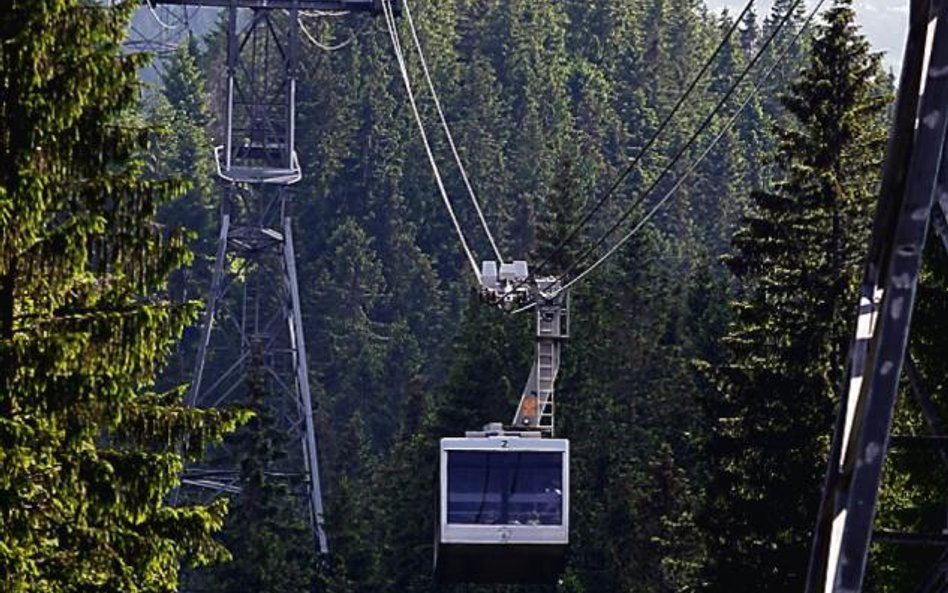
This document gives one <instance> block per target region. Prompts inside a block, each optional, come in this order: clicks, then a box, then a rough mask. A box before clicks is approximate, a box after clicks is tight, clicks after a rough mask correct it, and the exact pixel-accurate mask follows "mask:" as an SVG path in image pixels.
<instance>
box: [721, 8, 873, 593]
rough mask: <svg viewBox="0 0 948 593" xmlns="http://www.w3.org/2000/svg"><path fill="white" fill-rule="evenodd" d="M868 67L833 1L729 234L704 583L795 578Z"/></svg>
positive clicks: (869, 169) (836, 355) (843, 309)
mask: <svg viewBox="0 0 948 593" xmlns="http://www.w3.org/2000/svg"><path fill="white" fill-rule="evenodd" d="M879 64H880V62H879V56H877V55H875V54H872V53H871V52H870V50H869V45H868V43H867V42H866V40H865V38H864V37H863V36H862V35H861V34H860V33H859V31H858V28H857V26H856V24H855V22H854V13H853V10H852V7H851V1H850V0H837V1H836V2H835V4H834V5H833V7H832V8H831V9H829V10H828V11H827V12H826V13H825V14H824V15H823V21H822V23H821V24H820V26H819V27H818V30H817V32H816V37H815V40H814V42H813V46H812V50H811V54H810V56H809V60H808V62H807V64H806V66H805V68H804V70H803V72H802V73H801V75H800V77H799V78H798V79H797V80H796V81H795V82H794V83H793V84H792V85H791V87H790V90H789V93H788V94H787V95H786V97H785V98H784V99H783V104H784V107H785V108H786V109H787V111H788V113H789V115H790V117H791V118H792V122H791V124H790V125H789V126H787V127H785V128H779V129H778V131H777V133H778V137H779V149H778V156H777V164H778V166H779V167H780V170H781V173H782V178H781V179H780V181H779V182H778V183H776V185H775V189H774V191H773V192H764V191H756V192H754V193H753V194H752V195H751V200H752V207H751V211H750V212H749V213H748V214H747V215H746V216H745V217H744V219H743V222H742V224H741V228H740V230H739V231H738V232H737V234H736V235H735V236H734V238H733V247H734V253H733V255H732V256H731V257H730V258H729V259H728V262H727V263H728V266H729V268H730V270H731V271H732V273H733V274H734V277H735V280H736V281H737V283H738V296H737V297H736V298H735V300H734V301H733V302H732V305H731V306H732V310H733V315H734V322H733V324H732V326H731V329H730V331H729V333H728V335H727V337H726V338H725V340H724V343H725V345H726V346H727V360H726V362H725V363H724V364H722V365H720V367H719V368H718V371H717V374H716V382H717V385H718V389H719V392H718V393H717V394H716V396H715V397H714V398H713V400H712V401H711V402H709V409H708V410H707V412H708V414H709V416H710V418H709V420H710V421H711V422H712V423H713V432H712V434H711V436H710V439H709V441H708V443H707V445H708V446H707V454H708V456H709V459H710V460H711V464H712V466H711V468H712V472H713V473H712V480H711V483H710V485H709V501H708V507H707V509H706V511H705V512H706V515H705V521H706V528H707V529H708V533H709V535H710V536H711V537H712V538H713V543H712V546H711V549H712V550H713V551H714V557H713V561H712V563H711V567H710V568H711V570H710V573H709V580H710V582H711V583H712V590H714V591H734V590H736V589H743V590H746V589H752V590H768V591H797V590H799V589H800V588H801V587H802V580H803V576H804V574H805V570H806V566H807V557H808V550H809V544H810V532H811V530H812V526H813V524H814V520H815V514H816V510H817V509H816V504H817V501H818V498H819V497H818V494H819V488H820V485H821V483H822V476H823V472H824V459H825V454H826V446H827V440H828V436H829V433H830V431H831V428H832V416H833V407H834V402H835V401H836V395H837V393H836V389H837V386H838V384H839V381H840V375H841V372H842V365H843V364H844V362H845V361H844V353H845V347H846V345H847V343H848V338H849V335H850V331H851V327H850V322H851V319H850V317H851V315H850V314H851V311H852V304H853V302H855V290H854V287H855V284H856V278H857V275H858V271H859V267H860V264H861V263H862V259H863V253H864V248H865V240H866V237H867V234H868V229H869V225H870V218H869V210H870V207H871V204H872V201H873V197H874V194H873V192H874V190H875V184H876V181H877V179H878V174H877V172H878V170H879V164H880V161H881V155H882V150H883V144H884V139H885V106H886V102H887V100H888V97H887V96H886V95H885V94H881V93H880V92H879V84H878V81H879V80H881V77H882V72H881V69H880V65H879Z"/></svg>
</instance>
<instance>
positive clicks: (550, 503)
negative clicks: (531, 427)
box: [447, 451, 563, 525]
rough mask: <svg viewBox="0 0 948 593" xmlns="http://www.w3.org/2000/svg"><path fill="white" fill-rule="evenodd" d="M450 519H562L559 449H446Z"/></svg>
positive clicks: (462, 521) (553, 522)
mask: <svg viewBox="0 0 948 593" xmlns="http://www.w3.org/2000/svg"><path fill="white" fill-rule="evenodd" d="M447 486H448V496H447V499H448V500H447V510H448V523H459V524H468V525H562V523H563V454H562V453H547V452H538V451H520V452H494V451H449V452H448V484H447Z"/></svg>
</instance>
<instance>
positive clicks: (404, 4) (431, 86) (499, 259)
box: [402, 0, 504, 263]
mask: <svg viewBox="0 0 948 593" xmlns="http://www.w3.org/2000/svg"><path fill="white" fill-rule="evenodd" d="M408 4H409V2H408V0H402V9H403V11H404V13H405V17H406V19H407V21H408V28H409V29H411V36H412V39H414V42H415V50H416V53H417V54H418V59H419V61H420V62H421V69H422V71H423V72H424V74H425V80H426V81H427V83H428V90H429V91H430V92H431V98H432V99H434V104H435V108H436V109H437V111H438V117H439V118H440V119H441V127H442V128H443V129H444V135H445V137H447V139H448V145H449V146H450V147H451V153H452V154H453V155H454V162H456V163H457V164H458V170H459V171H460V172H461V178H462V179H463V180H464V187H466V188H467V193H468V195H469V196H470V197H471V203H472V204H473V205H474V210H475V211H477V217H478V219H479V220H480V222H481V228H483V229H484V233H485V234H486V235H487V240H488V241H490V246H491V249H493V250H494V255H495V256H496V257H497V262H498V263H503V262H504V258H503V256H502V255H501V254H500V249H498V248H497V242H496V241H495V240H494V235H493V233H491V232H490V227H489V226H488V224H487V219H486V218H484V211H483V210H482V209H481V205H480V203H479V202H478V200H477V195H476V194H475V193H474V188H473V187H472V186H471V181H470V179H469V178H468V176H467V170H466V169H465V168H464V163H463V162H462V160H461V155H460V154H458V148H457V146H456V145H455V143H454V136H453V135H452V134H451V128H450V127H449V126H448V120H447V118H446V117H445V116H444V109H443V108H442V107H441V99H439V98H438V92H437V91H436V90H435V86H434V82H433V81H432V80H431V72H430V71H429V70H428V63H427V61H426V60H425V53H424V51H423V50H422V48H421V41H420V40H419V39H418V30H417V29H416V28H415V20H414V19H413V18H412V16H411V9H410V8H409V6H408Z"/></svg>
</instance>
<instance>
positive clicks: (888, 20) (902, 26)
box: [705, 0, 909, 72]
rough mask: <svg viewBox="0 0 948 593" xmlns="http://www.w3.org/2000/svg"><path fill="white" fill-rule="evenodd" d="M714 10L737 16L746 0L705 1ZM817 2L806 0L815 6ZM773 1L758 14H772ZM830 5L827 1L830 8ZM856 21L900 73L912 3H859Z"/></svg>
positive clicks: (764, 0) (761, 2)
mask: <svg viewBox="0 0 948 593" xmlns="http://www.w3.org/2000/svg"><path fill="white" fill-rule="evenodd" d="M705 1H706V2H707V4H708V6H709V7H711V8H712V9H714V10H721V9H722V8H728V9H729V11H730V12H731V14H737V13H738V12H740V11H741V10H742V9H743V8H744V4H745V0H705ZM813 1H814V0H806V4H808V5H810V6H812V5H813V4H812V3H813ZM771 3H772V0H758V7H757V14H758V15H760V16H761V17H762V16H763V15H766V14H767V13H768V12H770V5H771ZM829 4H830V2H828V1H827V2H826V5H827V6H828V5H829ZM854 5H855V8H856V18H857V19H858V21H859V24H860V25H861V26H862V29H863V32H864V33H865V35H866V37H867V38H868V39H869V42H870V43H871V44H872V46H873V47H874V48H875V49H877V50H880V51H884V52H885V53H886V56H885V65H886V68H888V69H891V70H892V71H893V72H898V70H899V67H900V65H901V62H902V47H903V46H904V45H905V35H906V34H907V31H908V5H909V2H908V0H855V2H854Z"/></svg>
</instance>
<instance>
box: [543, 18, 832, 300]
mask: <svg viewBox="0 0 948 593" xmlns="http://www.w3.org/2000/svg"><path fill="white" fill-rule="evenodd" d="M802 1H803V0H794V2H793V5H792V6H791V7H790V8H789V9H788V10H787V13H786V14H785V15H784V16H783V18H782V19H781V20H780V22H779V23H778V24H777V27H776V28H775V29H774V30H773V32H771V34H770V36H769V37H768V38H767V39H766V40H765V41H764V43H763V44H762V45H761V46H760V48H759V49H758V50H757V53H755V54H754V57H753V58H752V59H751V61H750V62H749V63H748V64H747V66H745V68H744V70H742V71H741V73H740V75H738V77H737V80H736V81H734V83H733V84H732V85H731V86H730V88H728V90H727V92H726V93H725V94H724V96H723V97H721V99H720V101H718V103H717V105H716V106H715V108H714V110H712V111H711V113H709V114H708V116H707V117H706V118H705V119H704V121H702V122H701V125H700V126H698V129H697V130H695V132H694V133H693V134H692V135H691V137H690V138H689V139H688V141H687V142H686V143H685V144H684V146H682V147H681V148H680V149H679V150H678V152H677V153H675V156H674V158H672V160H671V162H669V163H668V165H666V166H665V167H664V168H663V169H662V171H661V173H660V174H659V175H658V177H656V178H655V180H654V181H653V182H652V183H651V184H649V186H648V188H647V189H646V190H645V191H644V192H643V193H642V194H640V198H639V199H637V200H636V201H635V202H634V203H633V204H632V206H631V207H630V208H628V209H626V211H625V212H623V214H622V216H620V217H619V218H618V219H617V220H616V221H615V222H614V223H613V224H612V226H610V227H609V229H608V230H607V231H606V232H605V233H604V234H603V235H602V237H601V238H600V239H599V240H598V241H596V243H595V244H593V245H591V246H589V247H588V248H586V249H585V250H584V251H583V252H582V253H581V254H580V255H579V256H577V258H576V260H575V261H574V262H573V264H572V265H570V266H569V268H567V269H566V271H564V272H563V273H562V274H561V275H560V276H559V278H558V279H557V283H560V282H562V280H563V278H565V277H566V275H568V274H569V273H570V272H571V271H573V270H575V269H576V267H577V266H578V265H579V263H580V262H582V260H584V259H586V258H587V257H588V256H589V255H590V254H591V253H592V252H594V251H595V250H596V249H598V248H599V247H601V246H602V245H603V244H605V242H606V240H607V239H608V237H609V236H610V235H612V233H614V232H615V231H616V230H617V229H618V228H619V227H620V226H621V225H622V224H623V223H624V222H625V221H626V220H627V219H628V218H629V216H631V215H632V214H633V213H634V212H635V209H636V208H637V207H638V206H639V205H640V204H641V203H642V202H643V201H644V200H645V198H646V197H647V196H648V195H649V194H651V193H652V192H653V191H655V189H656V188H657V187H658V185H659V183H661V181H662V179H664V177H665V176H666V175H667V174H668V173H670V172H671V170H672V169H673V168H674V167H675V165H677V164H678V162H679V161H680V160H681V159H682V157H683V156H684V155H685V153H686V152H688V151H689V150H690V149H691V147H692V146H694V144H695V142H697V140H698V138H700V137H701V135H702V134H703V133H704V132H705V130H706V129H707V128H708V126H709V125H710V124H711V122H712V121H713V120H714V118H715V116H716V115H717V114H718V112H720V111H721V110H722V109H723V108H724V107H725V105H726V104H727V102H728V100H729V99H730V98H731V96H732V95H733V94H734V92H735V91H736V90H737V89H738V87H739V86H740V85H741V83H742V82H743V81H744V79H745V78H746V77H747V75H748V74H749V73H750V71H751V70H752V69H753V67H754V66H755V65H756V64H757V62H758V61H759V60H760V58H761V56H763V54H764V52H765V51H766V49H767V48H768V47H769V46H770V44H771V42H773V40H774V38H775V37H776V36H777V34H778V33H779V32H780V31H781V30H782V29H783V27H784V26H785V25H786V23H787V21H788V20H789V19H790V16H792V15H793V13H794V12H795V11H796V9H797V7H798V6H799V5H800V4H801V2H802ZM824 1H825V0H820V1H819V2H818V3H817V5H816V8H814V10H813V11H811V12H810V15H809V16H808V18H807V20H806V21H805V23H804V25H803V26H801V28H800V30H799V31H798V32H797V34H796V35H795V36H794V38H793V39H792V40H791V41H790V43H789V44H788V45H787V46H786V48H785V49H784V51H783V52H782V53H781V54H780V55H779V56H778V57H777V59H776V60H775V61H774V63H773V65H772V66H771V67H770V69H769V70H768V71H767V72H766V74H765V75H764V76H763V77H762V78H761V79H760V81H758V83H757V84H756V85H755V87H754V88H753V90H752V91H751V93H750V94H749V95H748V96H747V98H746V99H745V100H744V102H743V103H742V104H741V105H740V107H739V108H738V109H737V110H736V111H735V113H734V115H733V116H732V117H731V119H730V120H729V121H728V122H727V123H726V124H725V126H724V127H723V128H722V129H721V131H720V132H719V133H718V135H717V136H716V137H715V138H714V139H713V140H712V141H711V143H710V144H709V145H708V146H707V148H705V150H704V152H703V153H702V154H701V155H700V156H699V157H698V158H697V159H696V160H695V161H694V162H693V163H692V164H691V166H690V167H689V168H688V169H687V170H686V171H685V172H684V173H683V174H682V175H681V176H680V177H679V179H678V181H677V182H676V183H675V185H674V187H672V188H671V190H669V191H668V192H667V193H666V194H665V195H664V196H663V197H662V198H661V199H660V200H659V201H658V202H657V203H656V204H655V206H653V207H652V208H651V209H650V210H649V212H648V213H647V214H646V215H645V216H644V217H643V218H642V220H640V221H639V223H638V224H636V225H635V227H633V228H632V230H631V231H629V232H628V233H626V234H625V235H624V236H623V237H622V238H621V239H620V240H619V241H618V242H617V243H616V244H615V245H613V246H612V247H611V248H610V249H609V250H608V251H607V252H606V253H605V254H604V255H603V256H602V257H600V258H599V259H598V260H596V261H595V262H594V263H593V264H592V265H591V266H590V267H589V268H587V269H585V270H583V271H582V272H581V273H580V274H578V275H577V276H576V277H574V278H573V279H572V280H570V281H569V282H567V283H566V284H564V285H562V286H561V287H560V288H558V289H557V290H556V291H555V293H554V294H559V293H560V292H562V291H563V290H565V289H567V288H569V287H571V286H573V285H574V284H576V283H577V282H579V281H580V280H582V279H583V278H585V277H586V276H588V275H589V274H591V273H592V272H593V271H594V270H595V269H596V268H598V267H599V266H601V265H602V264H603V263H604V262H605V261H606V260H607V259H609V257H610V256H611V255H612V254H613V253H615V252H616V251H617V250H618V249H619V248H620V247H622V245H624V244H625V243H626V242H628V240H629V239H631V238H632V237H633V236H634V235H635V234H636V233H637V232H638V231H639V230H640V229H641V228H642V227H643V226H644V225H645V223H647V222H648V221H649V220H650V219H651V218H652V217H653V216H654V215H655V213H657V212H658V210H659V209H661V207H662V206H664V205H665V203H667V202H668V200H670V199H671V198H672V196H674V195H675V193H676V192H677V191H678V189H679V188H680V187H681V185H682V184H683V183H684V182H685V180H686V179H687V178H688V177H689V176H690V175H691V174H692V173H694V172H695V170H697V168H698V166H699V165H700V164H701V163H702V162H703V161H704V159H705V158H707V156H708V155H709V154H710V152H711V149H712V148H713V147H714V146H715V144H717V143H718V141H720V140H721V138H723V137H724V135H725V134H726V133H727V131H728V130H729V129H730V128H731V127H732V126H733V125H734V123H735V122H736V121H737V118H738V116H739V115H740V113H741V112H742V111H743V110H744V108H745V107H746V106H747V105H748V104H749V103H750V101H751V99H752V98H753V97H754V96H755V95H756V94H757V93H758V92H759V91H760V89H761V87H762V85H763V83H764V82H765V81H766V80H767V79H768V78H769V77H770V76H771V74H773V72H774V70H775V69H776V67H777V66H778V65H779V64H780V62H781V61H782V60H783V59H784V58H785V57H786V55H787V54H788V53H789V51H790V49H791V48H792V47H793V45H794V44H795V43H796V42H797V40H798V39H799V38H800V37H801V35H802V34H803V32H804V31H805V30H806V28H807V26H808V25H809V24H810V23H811V22H812V19H813V18H814V17H815V16H816V14H817V12H818V11H819V9H820V7H821V6H822V5H823V2H824Z"/></svg>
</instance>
